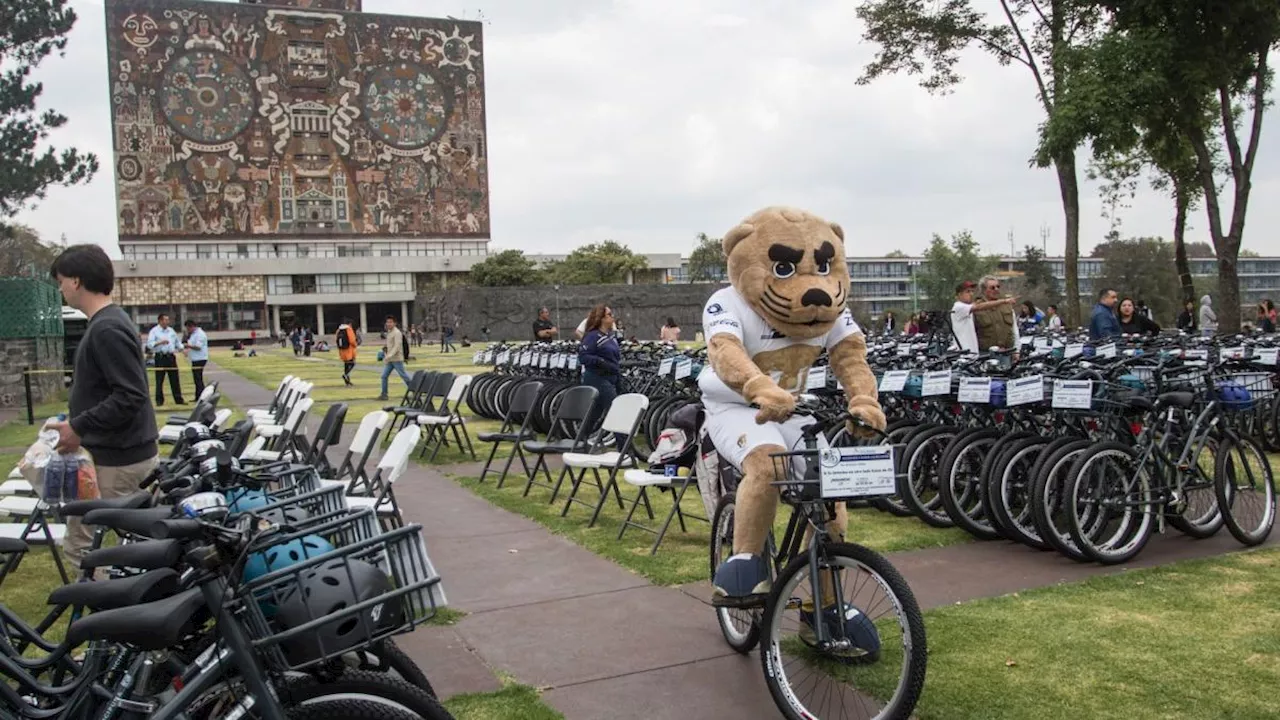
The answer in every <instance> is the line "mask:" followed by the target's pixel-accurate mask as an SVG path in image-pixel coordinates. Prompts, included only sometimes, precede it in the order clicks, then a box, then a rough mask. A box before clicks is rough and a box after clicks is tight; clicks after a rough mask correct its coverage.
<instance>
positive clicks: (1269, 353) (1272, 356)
mask: <svg viewBox="0 0 1280 720" xmlns="http://www.w3.org/2000/svg"><path fill="white" fill-rule="evenodd" d="M1277 359H1280V348H1263V349H1261V350H1255V351H1254V355H1253V361H1254V362H1256V363H1258V364H1259V365H1275V364H1277V363H1276V360H1277Z"/></svg>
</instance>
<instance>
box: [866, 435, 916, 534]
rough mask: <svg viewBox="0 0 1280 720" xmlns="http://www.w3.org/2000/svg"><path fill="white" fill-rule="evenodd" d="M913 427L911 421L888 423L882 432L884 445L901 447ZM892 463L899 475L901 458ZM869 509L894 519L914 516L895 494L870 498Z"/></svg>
mask: <svg viewBox="0 0 1280 720" xmlns="http://www.w3.org/2000/svg"><path fill="white" fill-rule="evenodd" d="M915 425H916V424H915V422H913V421H911V420H899V421H898V422H895V423H890V424H889V426H888V427H887V428H885V431H884V434H885V438H884V441H883V442H884V444H889V445H901V444H902V443H903V438H905V437H906V436H907V434H908V433H910V432H911V429H912V428H914V427H915ZM904 449H905V448H904ZM894 462H895V463H896V464H897V465H898V468H897V472H899V473H901V472H902V458H901V456H899V457H897V458H896V459H895V461H894ZM871 507H873V508H875V509H877V510H880V511H882V512H887V513H889V514H890V515H893V516H895V517H912V516H914V515H915V513H913V512H911V508H909V507H907V506H906V505H905V504H904V503H903V502H902V498H901V497H899V496H898V495H897V494H894V495H885V496H881V497H875V498H871Z"/></svg>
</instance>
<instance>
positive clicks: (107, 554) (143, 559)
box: [80, 540, 182, 570]
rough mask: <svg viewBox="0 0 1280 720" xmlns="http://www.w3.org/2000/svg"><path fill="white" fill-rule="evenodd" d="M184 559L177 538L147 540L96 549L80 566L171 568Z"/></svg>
mask: <svg viewBox="0 0 1280 720" xmlns="http://www.w3.org/2000/svg"><path fill="white" fill-rule="evenodd" d="M181 559H182V544H181V543H179V542H178V541H177V540H145V541H143V542H136V543H128V544H126V545H116V546H114V547H105V548H100V549H98V550H94V551H93V552H91V553H88V554H87V555H85V556H84V559H83V560H81V561H80V567H82V568H84V569H86V570H88V569H91V568H100V567H127V568H136V569H138V570H156V569H159V568H171V567H173V566H174V565H177V564H178V561H179V560H181Z"/></svg>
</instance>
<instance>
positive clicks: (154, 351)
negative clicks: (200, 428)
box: [147, 313, 187, 407]
mask: <svg viewBox="0 0 1280 720" xmlns="http://www.w3.org/2000/svg"><path fill="white" fill-rule="evenodd" d="M147 349H148V350H150V351H151V355H152V356H153V357H154V358H155V361H156V407H164V379H165V378H166V377H167V378H169V389H170V390H172V391H173V401H174V402H175V403H177V404H178V405H186V404H187V402H186V401H185V400H183V399H182V378H180V377H178V353H179V352H180V351H181V350H182V340H180V339H179V338H178V333H177V332H176V331H175V330H174V329H173V328H171V327H169V316H168V315H165V314H164V313H160V317H159V318H157V319H156V324H155V326H154V327H152V328H151V332H149V333H147Z"/></svg>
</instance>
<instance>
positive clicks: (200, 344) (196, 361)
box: [185, 319, 209, 400]
mask: <svg viewBox="0 0 1280 720" xmlns="http://www.w3.org/2000/svg"><path fill="white" fill-rule="evenodd" d="M185 326H186V328H187V343H186V345H187V347H186V353H187V359H188V360H190V361H191V380H192V381H193V382H194V383H195V385H196V400H199V399H200V396H201V395H203V394H204V366H205V365H207V364H208V363H209V336H208V335H206V334H205V332H204V329H203V328H201V327H200V325H198V324H197V323H196V321H195V320H190V319H188V320H187V322H186V323H185Z"/></svg>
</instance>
